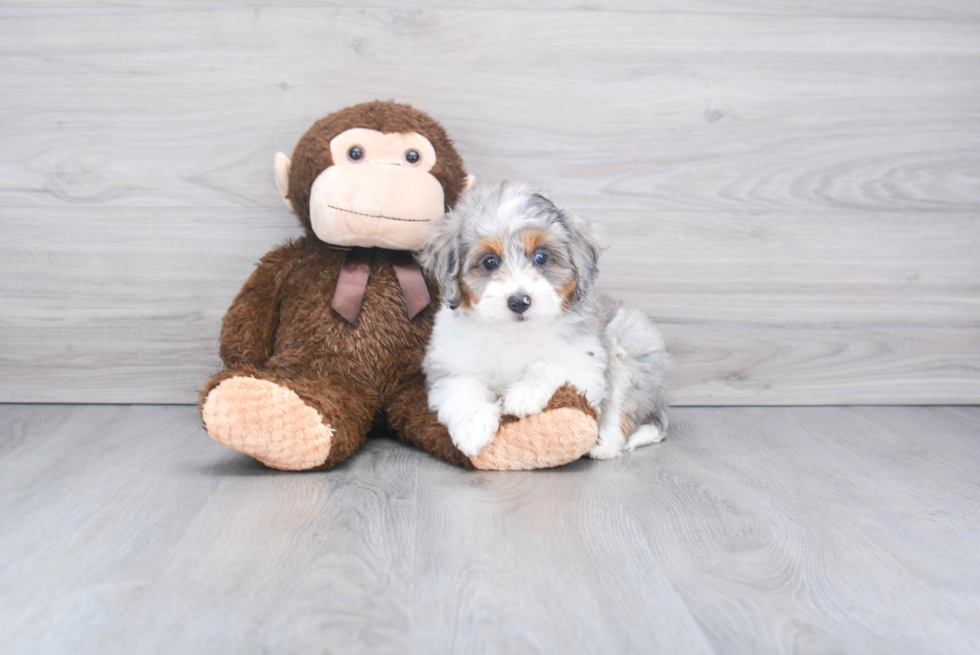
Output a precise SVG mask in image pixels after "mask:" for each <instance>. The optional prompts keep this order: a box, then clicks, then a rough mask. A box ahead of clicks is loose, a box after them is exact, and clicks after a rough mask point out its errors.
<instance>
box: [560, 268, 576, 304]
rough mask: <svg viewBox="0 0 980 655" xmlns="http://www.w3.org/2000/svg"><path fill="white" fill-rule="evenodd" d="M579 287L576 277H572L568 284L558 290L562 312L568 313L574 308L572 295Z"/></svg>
mask: <svg viewBox="0 0 980 655" xmlns="http://www.w3.org/2000/svg"><path fill="white" fill-rule="evenodd" d="M577 287H578V284H576V282H575V276H574V275H572V276H570V277H569V278H568V282H566V283H565V285H564V286H562V287H561V288H560V289H558V295H560V296H561V309H562V311H567V310H568V308H569V307H571V306H572V295H573V294H574V293H575V289H576V288H577Z"/></svg>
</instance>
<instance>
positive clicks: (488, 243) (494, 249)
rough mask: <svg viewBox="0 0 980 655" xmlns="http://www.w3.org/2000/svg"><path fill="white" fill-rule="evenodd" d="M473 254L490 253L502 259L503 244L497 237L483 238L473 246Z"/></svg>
mask: <svg viewBox="0 0 980 655" xmlns="http://www.w3.org/2000/svg"><path fill="white" fill-rule="evenodd" d="M473 252H486V253H492V254H494V255H496V256H497V257H501V258H502V257H503V256H504V242H503V240H502V239H501V238H500V237H498V236H491V237H485V238H483V239H480V240H479V241H477V242H476V243H475V244H473Z"/></svg>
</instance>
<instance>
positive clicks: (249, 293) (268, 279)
mask: <svg viewBox="0 0 980 655" xmlns="http://www.w3.org/2000/svg"><path fill="white" fill-rule="evenodd" d="M298 254H299V242H298V241H289V242H288V243H286V244H284V245H282V246H280V247H279V248H276V249H275V250H273V251H271V252H269V253H267V254H266V255H265V256H264V257H262V259H261V261H260V262H259V264H258V266H256V267H255V270H254V271H253V272H252V275H250V276H249V278H248V280H246V281H245V286H243V287H242V290H241V291H239V292H238V295H237V296H235V300H233V301H232V303H231V307H229V308H228V313H226V314H225V318H224V320H223V321H222V322H221V349H220V353H221V359H222V361H223V362H224V363H225V366H227V367H229V368H230V367H233V366H235V365H243V364H244V365H249V366H262V365H263V364H264V363H265V361H266V360H267V359H268V358H269V357H270V356H271V355H272V344H273V339H274V337H275V334H276V328H277V327H278V325H279V300H280V294H281V291H282V285H283V282H285V280H286V278H287V277H288V276H289V271H290V270H291V269H292V267H293V264H294V263H295V262H296V258H297V257H298Z"/></svg>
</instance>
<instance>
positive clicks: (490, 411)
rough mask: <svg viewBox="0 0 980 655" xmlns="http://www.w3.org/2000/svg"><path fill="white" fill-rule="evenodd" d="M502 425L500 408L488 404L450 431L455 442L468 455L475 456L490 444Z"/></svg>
mask: <svg viewBox="0 0 980 655" xmlns="http://www.w3.org/2000/svg"><path fill="white" fill-rule="evenodd" d="M499 427H500V409H499V407H498V406H497V405H486V406H484V407H480V408H478V409H475V410H474V411H473V412H471V413H470V414H469V415H467V417H466V418H464V419H462V420H461V421H460V422H459V423H458V424H457V425H455V426H454V427H453V429H452V430H450V431H449V434H450V436H451V437H452V438H453V444H455V445H456V447H457V448H459V450H460V452H462V453H463V454H464V455H466V456H467V457H475V456H476V455H479V454H480V453H481V452H483V449H484V448H486V447H487V446H488V445H490V442H491V441H493V438H494V436H495V435H496V434H497V428H499Z"/></svg>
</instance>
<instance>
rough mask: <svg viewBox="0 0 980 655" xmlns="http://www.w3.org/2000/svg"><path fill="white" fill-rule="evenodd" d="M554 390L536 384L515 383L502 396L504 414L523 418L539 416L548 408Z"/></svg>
mask: <svg viewBox="0 0 980 655" xmlns="http://www.w3.org/2000/svg"><path fill="white" fill-rule="evenodd" d="M554 393H555V390H554V389H552V388H550V387H548V386H546V385H543V384H540V383H536V382H516V383H514V384H512V385H511V387H510V389H508V390H507V394H506V395H505V396H504V414H512V415H514V416H516V417H518V418H524V417H525V416H530V415H531V414H540V413H541V410H543V409H544V408H545V407H547V406H548V401H550V400H551V396H553V395H554Z"/></svg>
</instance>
